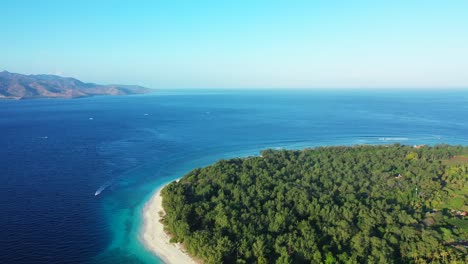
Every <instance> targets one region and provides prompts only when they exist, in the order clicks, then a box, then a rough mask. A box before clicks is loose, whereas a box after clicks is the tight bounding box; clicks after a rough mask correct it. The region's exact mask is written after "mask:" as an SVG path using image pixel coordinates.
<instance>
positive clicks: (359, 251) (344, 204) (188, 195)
mask: <svg viewBox="0 0 468 264" xmlns="http://www.w3.org/2000/svg"><path fill="white" fill-rule="evenodd" d="M162 196H163V207H164V209H165V211H166V215H165V216H164V219H163V223H164V225H165V228H166V230H167V232H169V233H170V234H171V236H172V242H180V243H183V244H184V246H185V248H186V250H187V251H188V252H189V253H190V254H191V255H193V256H195V257H196V258H198V259H200V260H202V261H203V263H259V264H262V263H468V253H467V251H468V216H464V215H465V214H466V212H467V211H468V147H462V146H449V145H436V146H433V147H430V146H405V145H400V144H395V145H380V146H365V145H364V146H352V147H347V146H338V147H319V148H313V149H306V150H300V151H298V150H265V151H263V152H261V156H255V157H247V158H235V159H229V160H221V161H218V162H216V163H215V164H213V165H211V166H208V167H205V168H200V169H195V170H193V171H191V172H190V173H188V174H187V175H185V176H184V177H182V178H181V180H180V181H179V182H172V183H170V184H168V185H167V186H166V187H165V188H164V189H163V190H162Z"/></svg>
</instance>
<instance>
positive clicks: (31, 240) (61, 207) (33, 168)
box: [0, 90, 468, 263]
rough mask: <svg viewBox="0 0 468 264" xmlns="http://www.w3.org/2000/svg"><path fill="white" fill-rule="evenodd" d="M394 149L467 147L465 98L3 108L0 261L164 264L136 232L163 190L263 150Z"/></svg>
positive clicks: (353, 96)
mask: <svg viewBox="0 0 468 264" xmlns="http://www.w3.org/2000/svg"><path fill="white" fill-rule="evenodd" d="M393 143H401V144H410V145H412V144H431V145H432V144H438V143H450V144H463V145H467V144H468V91H422V90H420V91H401V90H400V91H378V92H376V91H370V90H369V91H365V90H360V91H350V90H342V91H338V90H337V91H307V90H289V91H288V90H276V91H266V90H264V91H216V90H211V91H210V90H198V91H194V90H190V91H159V92H157V93H155V94H152V95H145V96H126V97H92V98H83V99H75V100H60V99H54V100H46V99H40V100H28V101H0V227H1V232H0V263H160V261H159V260H158V259H157V258H156V257H154V256H152V255H151V254H150V253H149V252H148V251H147V250H145V248H144V247H143V246H142V244H141V242H140V240H139V232H140V231H141V220H142V219H141V210H142V207H143V206H144V204H145V202H146V201H147V200H148V199H149V197H150V196H151V194H152V192H153V191H154V190H155V189H156V188H157V187H158V186H160V185H161V184H164V183H166V182H168V181H171V180H174V179H176V178H179V177H180V176H182V175H184V174H185V173H187V172H189V171H190V170H191V169H193V168H195V167H199V166H205V165H208V164H210V163H212V162H214V161H216V160H219V159H222V158H230V157H238V156H248V155H258V154H259V151H260V150H262V149H266V148H275V149H281V148H288V149H300V148H305V147H314V146H322V145H353V144H393ZM96 194H98V195H96Z"/></svg>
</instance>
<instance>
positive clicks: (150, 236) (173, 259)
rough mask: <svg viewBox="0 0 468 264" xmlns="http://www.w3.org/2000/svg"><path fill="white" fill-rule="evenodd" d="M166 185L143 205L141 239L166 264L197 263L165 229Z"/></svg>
mask: <svg viewBox="0 0 468 264" xmlns="http://www.w3.org/2000/svg"><path fill="white" fill-rule="evenodd" d="M166 185H167V184H164V185H163V186H161V187H159V188H158V189H157V191H156V192H155V193H154V194H153V195H152V196H151V198H150V199H149V200H148V202H146V204H145V206H144V207H143V212H142V214H143V229H142V232H141V234H140V237H141V241H142V242H143V245H144V246H145V247H146V248H147V249H148V250H150V251H151V252H152V253H153V254H155V255H157V256H158V257H159V258H161V260H162V261H163V262H164V263H166V264H173V263H174V264H185V263H191V264H196V263H197V262H196V261H195V260H194V259H193V258H192V257H190V256H189V255H188V253H186V252H185V251H184V250H183V249H182V246H181V244H179V243H178V244H175V243H170V242H169V241H170V239H171V238H170V236H169V235H168V234H167V233H166V232H165V231H164V225H163V224H162V222H161V220H162V217H163V216H164V214H165V213H164V209H163V207H162V196H161V190H162V189H163V188H164V187H165V186H166Z"/></svg>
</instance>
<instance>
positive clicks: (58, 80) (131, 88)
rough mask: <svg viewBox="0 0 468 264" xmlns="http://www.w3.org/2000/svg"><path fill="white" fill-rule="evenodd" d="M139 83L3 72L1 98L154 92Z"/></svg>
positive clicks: (1, 76)
mask: <svg viewBox="0 0 468 264" xmlns="http://www.w3.org/2000/svg"><path fill="white" fill-rule="evenodd" d="M153 91H154V90H153V89H148V88H145V87H141V86H136V85H119V84H111V85H99V84H95V83H84V82H82V81H80V80H77V79H74V78H68V77H60V76H56V75H46V74H38V75H24V74H19V73H11V72H7V71H3V72H0V99H32V98H78V97H87V96H94V95H130V94H145V93H151V92H153Z"/></svg>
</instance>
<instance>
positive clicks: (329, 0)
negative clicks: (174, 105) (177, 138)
mask: <svg viewBox="0 0 468 264" xmlns="http://www.w3.org/2000/svg"><path fill="white" fill-rule="evenodd" d="M0 14H1V15H0V25H1V31H0V32H1V34H0V71H2V70H7V71H10V72H18V73H24V74H43V73H44V74H56V75H62V76H72V77H76V78H78V79H80V80H83V81H86V82H95V83H102V84H114V83H119V84H138V85H144V86H147V87H151V88H184V89H185V88H375V89H379V88H403V89H407V88H468V1H466V0H445V1H441V0H437V1H434V0H425V1H420V0H393V1H379V0H355V1H353V0H343V1H338V0H335V1H334V0H315V1H313V0H308V1H299V0H298V1H296V0H289V1H286V0H283V1H275V0H268V1H264V0H257V1H256V0H236V1H219V0H218V1H207V0H191V1H180V0H167V1H162V0H146V1H139V0H133V1H126V0H125V1H119V0H114V1H107V0H100V1H98V0H94V1H89V0H81V1H63V0H60V1H52V0H41V1H37V0H34V1H24V0H15V1H2V3H1V4H0Z"/></svg>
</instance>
